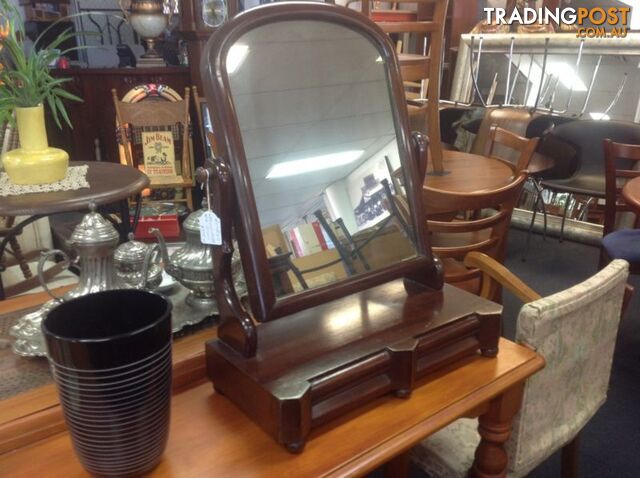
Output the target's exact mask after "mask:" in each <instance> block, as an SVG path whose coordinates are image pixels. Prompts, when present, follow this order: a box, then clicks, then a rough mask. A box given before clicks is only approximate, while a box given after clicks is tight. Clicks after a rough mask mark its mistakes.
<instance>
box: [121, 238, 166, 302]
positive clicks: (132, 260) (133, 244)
mask: <svg viewBox="0 0 640 478" xmlns="http://www.w3.org/2000/svg"><path fill="white" fill-rule="evenodd" d="M128 237H129V240H128V241H127V242H124V243H122V244H120V245H119V246H118V248H117V249H116V251H115V252H114V254H113V262H114V267H115V270H116V281H117V283H118V285H119V286H120V287H122V288H124V289H145V290H154V289H155V288H157V287H158V286H159V285H160V283H161V282H162V268H161V267H160V264H158V261H159V259H160V248H159V247H158V245H157V244H145V243H144V242H141V241H136V240H135V239H134V236H133V234H132V233H129V236H128Z"/></svg>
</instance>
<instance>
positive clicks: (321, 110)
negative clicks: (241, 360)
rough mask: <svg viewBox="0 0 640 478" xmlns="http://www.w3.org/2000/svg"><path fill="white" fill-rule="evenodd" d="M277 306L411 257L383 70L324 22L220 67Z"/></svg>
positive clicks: (277, 30)
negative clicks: (225, 75)
mask: <svg viewBox="0 0 640 478" xmlns="http://www.w3.org/2000/svg"><path fill="white" fill-rule="evenodd" d="M226 69H227V73H228V75H229V83H230V87H231V94H232V99H233V102H234V106H235V109H236V115H237V118H238V122H239V127H240V130H241V134H242V141H243V143H244V149H245V154H246V158H247V164H248V168H249V174H250V179H251V183H252V184H251V186H252V188H253V193H254V197H255V202H256V206H257V210H258V215H259V218H260V226H261V229H262V236H263V239H264V246H265V249H266V254H267V257H268V260H269V265H270V269H271V275H272V277H273V282H274V286H275V290H276V294H277V295H278V296H279V297H282V296H286V295H289V294H294V293H298V292H301V291H303V290H305V289H312V288H315V287H320V286H324V285H327V284H331V283H335V282H337V281H340V280H343V279H346V278H349V277H352V276H355V275H358V274H363V273H366V272H367V271H373V270H376V269H380V268H383V267H387V266H390V265H393V264H396V263H398V262H400V261H403V260H407V259H410V258H413V257H415V256H416V249H415V247H414V243H413V239H412V238H413V236H414V233H413V228H412V225H411V224H410V220H409V219H408V218H409V213H408V205H407V200H406V195H405V192H404V188H403V184H404V182H405V181H404V176H403V170H402V164H403V163H404V162H405V161H406V159H405V158H403V157H401V156H400V154H399V150H398V145H397V141H396V126H395V124H394V117H393V114H392V110H391V100H390V90H389V85H388V80H387V74H386V66H385V63H384V62H383V60H382V58H381V57H380V53H379V52H378V50H377V48H376V47H375V45H374V44H373V43H372V42H371V41H370V40H369V39H367V38H366V37H364V36H362V35H361V34H358V33H354V32H353V31H351V30H349V29H348V28H346V27H343V26H341V25H336V24H330V23H326V22H322V21H313V20H296V21H284V22H277V23H270V24H268V25H264V26H261V27H258V28H256V29H253V30H251V31H250V32H248V33H246V34H245V35H243V36H242V37H240V38H239V40H238V41H237V42H236V43H235V44H234V45H233V46H232V47H231V48H230V50H229V52H228V55H227V58H226Z"/></svg>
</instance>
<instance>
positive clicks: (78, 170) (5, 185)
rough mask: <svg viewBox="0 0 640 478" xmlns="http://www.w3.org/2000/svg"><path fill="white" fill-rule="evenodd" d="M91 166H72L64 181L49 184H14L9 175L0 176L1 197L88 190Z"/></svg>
mask: <svg viewBox="0 0 640 478" xmlns="http://www.w3.org/2000/svg"><path fill="white" fill-rule="evenodd" d="M88 170H89V166H88V165H86V164H84V165H82V166H71V167H70V168H69V169H67V175H66V176H65V178H64V179H61V180H60V181H56V182H55V183H49V184H25V185H20V184H13V183H12V182H11V181H9V176H8V175H7V173H5V172H3V173H2V175H0V197H5V196H20V195H22V194H28V193H50V192H53V191H75V190H76V189H83V188H88V187H89V183H88V181H87V171H88Z"/></svg>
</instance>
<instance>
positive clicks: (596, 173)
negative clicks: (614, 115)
mask: <svg viewBox="0 0 640 478" xmlns="http://www.w3.org/2000/svg"><path fill="white" fill-rule="evenodd" d="M549 134H550V135H552V136H554V138H556V139H560V140H562V141H564V142H566V143H568V144H569V145H571V146H572V147H573V148H574V149H575V150H576V170H575V172H574V173H573V176H585V177H586V176H590V177H593V178H598V179H600V180H601V181H602V192H601V197H604V194H605V191H604V177H605V166H604V164H605V161H604V150H603V148H602V141H603V140H605V139H606V138H609V139H611V140H612V141H615V142H618V143H626V144H640V125H639V124H636V123H630V122H625V121H599V120H579V121H572V122H569V123H565V124H561V125H558V126H556V127H555V128H554V129H553V130H551V132H550V133H549Z"/></svg>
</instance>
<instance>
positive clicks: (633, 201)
mask: <svg viewBox="0 0 640 478" xmlns="http://www.w3.org/2000/svg"><path fill="white" fill-rule="evenodd" d="M622 197H623V199H624V200H625V201H626V203H627V204H628V205H629V207H631V208H633V209H634V210H635V212H636V213H638V214H640V176H638V177H636V178H633V179H630V180H629V181H627V182H626V183H625V185H624V186H622Z"/></svg>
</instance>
